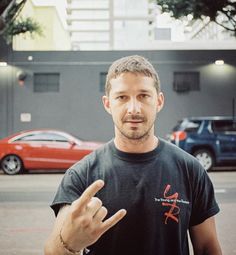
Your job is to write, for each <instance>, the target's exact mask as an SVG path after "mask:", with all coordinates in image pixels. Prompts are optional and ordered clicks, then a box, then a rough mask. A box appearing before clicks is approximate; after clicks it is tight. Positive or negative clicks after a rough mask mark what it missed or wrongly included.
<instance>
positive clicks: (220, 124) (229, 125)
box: [212, 120, 236, 133]
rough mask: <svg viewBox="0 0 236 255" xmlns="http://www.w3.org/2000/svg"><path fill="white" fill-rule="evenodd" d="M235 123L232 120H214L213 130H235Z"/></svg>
mask: <svg viewBox="0 0 236 255" xmlns="http://www.w3.org/2000/svg"><path fill="white" fill-rule="evenodd" d="M235 124H236V123H234V122H233V121H232V120H216V121H214V122H213V127H212V128H213V131H214V132H223V133H228V132H233V133H235V132H236V125H235Z"/></svg>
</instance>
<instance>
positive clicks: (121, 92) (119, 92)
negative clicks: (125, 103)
mask: <svg viewBox="0 0 236 255" xmlns="http://www.w3.org/2000/svg"><path fill="white" fill-rule="evenodd" d="M138 92H139V93H152V91H151V90H148V89H141V90H138ZM125 93H127V90H122V91H117V92H114V94H115V95H121V94H125Z"/></svg>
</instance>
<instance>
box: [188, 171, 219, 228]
mask: <svg viewBox="0 0 236 255" xmlns="http://www.w3.org/2000/svg"><path fill="white" fill-rule="evenodd" d="M219 211H220V209H219V206H218V204H217V202H216V199H215V194H214V187H213V184H212V182H211V180H210V178H209V176H208V174H207V173H206V171H205V170H203V171H202V175H201V177H200V179H199V180H198V182H197V184H196V186H195V188H194V190H193V205H192V214H191V218H190V226H194V225H198V224H200V223H202V222H204V221H205V220H206V219H208V218H210V217H212V216H214V215H215V214H217V213H218V212H219Z"/></svg>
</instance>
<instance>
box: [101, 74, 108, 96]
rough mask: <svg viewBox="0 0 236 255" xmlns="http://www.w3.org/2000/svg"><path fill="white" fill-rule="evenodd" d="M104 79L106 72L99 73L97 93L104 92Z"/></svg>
mask: <svg viewBox="0 0 236 255" xmlns="http://www.w3.org/2000/svg"><path fill="white" fill-rule="evenodd" d="M106 78H107V72H106V73H105V72H101V73H100V79H99V80H100V85H99V91H100V92H103V93H104V91H105V84H106Z"/></svg>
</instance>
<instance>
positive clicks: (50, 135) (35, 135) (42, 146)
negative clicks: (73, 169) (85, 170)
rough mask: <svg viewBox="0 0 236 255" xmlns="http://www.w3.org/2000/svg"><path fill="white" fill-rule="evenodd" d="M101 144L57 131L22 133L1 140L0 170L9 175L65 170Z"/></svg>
mask: <svg viewBox="0 0 236 255" xmlns="http://www.w3.org/2000/svg"><path fill="white" fill-rule="evenodd" d="M101 145H102V143H100V142H93V141H90V142H88V141H82V140H80V139H78V138H76V137H74V136H72V135H71V134H68V133H66V132H63V131H58V130H51V129H50V130H49V129H48V130H46V129H45V130H31V131H22V132H20V133H16V134H13V135H11V136H8V137H6V138H4V139H2V140H0V168H1V169H2V170H3V171H4V173H6V174H9V175H14V174H19V173H22V172H23V171H24V170H34V169H46V170H50V169H56V170H59V169H67V168H69V167H70V166H71V165H73V164H74V163H75V162H77V161H78V160H80V159H82V158H83V157H84V156H85V155H87V154H89V153H91V152H92V151H93V150H95V149H97V148H98V147H99V146H101Z"/></svg>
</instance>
